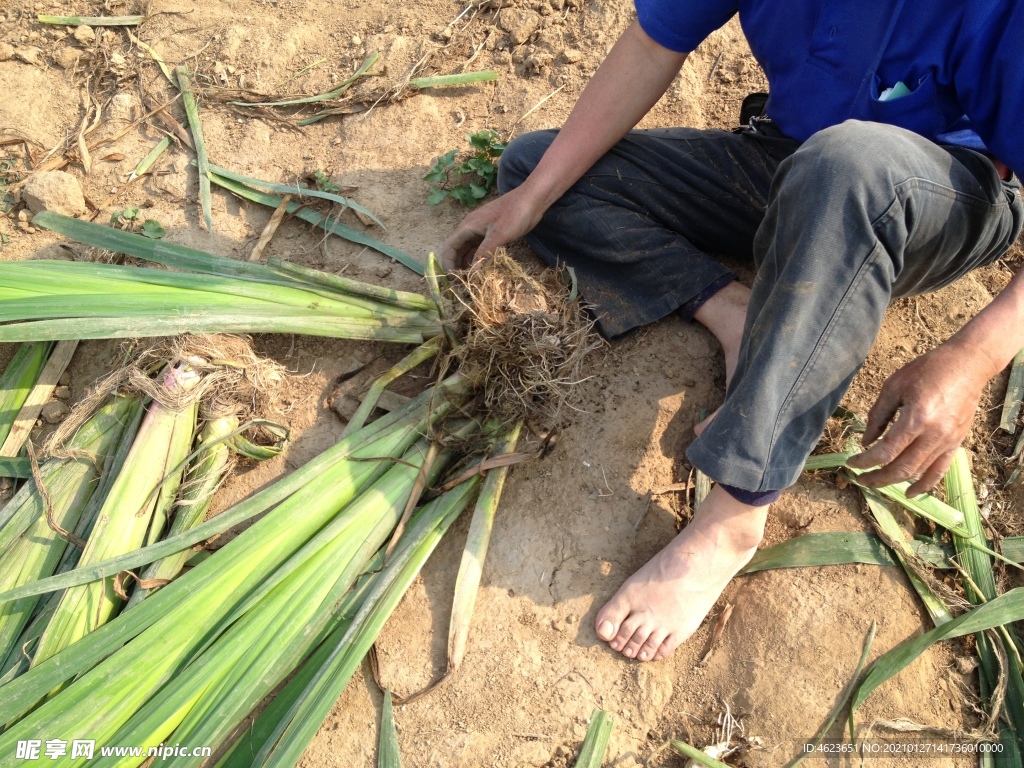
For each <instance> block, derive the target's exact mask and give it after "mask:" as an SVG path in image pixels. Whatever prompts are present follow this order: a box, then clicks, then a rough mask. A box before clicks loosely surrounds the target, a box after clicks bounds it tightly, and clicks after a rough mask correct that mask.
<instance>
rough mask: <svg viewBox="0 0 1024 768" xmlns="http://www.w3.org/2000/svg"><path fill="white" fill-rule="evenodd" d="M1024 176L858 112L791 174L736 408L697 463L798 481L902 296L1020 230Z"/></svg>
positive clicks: (711, 471) (958, 270) (731, 401)
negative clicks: (1003, 175)
mask: <svg viewBox="0 0 1024 768" xmlns="http://www.w3.org/2000/svg"><path fill="white" fill-rule="evenodd" d="M1017 187H1018V185H1016V183H1015V182H1014V183H1008V182H1002V181H1000V180H999V178H998V176H997V174H996V173H995V170H994V169H993V167H992V166H991V163H989V162H988V160H987V159H985V158H984V157H983V156H981V155H978V154H977V153H974V152H971V151H970V150H963V149H949V148H943V147H940V146H938V145H936V144H934V143H932V142H929V141H927V140H925V139H923V138H921V137H920V136H917V135H916V134H913V133H910V132H908V131H905V130H903V129H900V128H894V127H891V126H885V125H879V124H875V123H863V122H856V121H848V122H845V123H843V124H841V125H838V126H834V127H832V128H828V129H826V130H824V131H821V132H820V133H818V134H816V135H814V136H812V137H811V138H810V139H808V141H807V142H805V143H804V144H803V145H802V146H801V147H800V149H798V150H797V151H796V152H795V153H794V154H793V155H792V156H791V157H790V158H788V159H787V160H785V161H784V162H783V163H782V164H781V165H780V166H779V169H778V174H777V175H776V178H775V180H774V182H773V184H772V189H771V196H770V201H769V204H768V210H767V214H766V216H765V219H764V222H763V223H762V225H761V227H760V228H759V230H758V232H757V235H756V237H755V242H754V251H755V258H756V259H757V260H758V261H759V270H758V273H757V277H756V279H755V281H754V286H753V294H752V296H751V302H750V307H749V309H748V314H747V319H746V325H745V328H744V342H743V347H742V350H741V353H740V360H739V364H738V366H737V369H736V373H735V375H734V377H733V380H732V383H731V385H730V388H729V392H728V393H727V396H726V401H725V404H724V405H723V406H722V409H721V410H720V411H719V413H718V415H717V416H716V417H715V419H714V421H713V422H712V423H711V425H710V426H709V427H708V429H707V430H705V431H704V433H703V434H702V435H701V436H700V437H699V438H698V439H697V440H696V441H695V442H694V443H693V444H692V445H691V446H690V448H689V450H688V451H687V455H688V457H689V458H690V460H691V462H692V463H693V464H694V465H695V466H697V467H698V468H700V469H701V470H702V471H704V472H705V473H706V474H708V475H709V476H711V477H713V478H715V479H716V480H718V481H719V482H723V483H726V484H728V485H731V486H735V487H737V488H741V489H745V490H749V491H768V490H775V489H781V488H786V487H788V486H789V485H791V484H792V483H794V482H795V481H796V478H797V477H798V476H799V474H800V472H801V470H802V467H803V464H804V462H805V460H806V457H807V456H808V454H809V453H810V451H811V450H812V448H813V447H814V445H815V443H816V442H817V440H818V438H819V436H820V435H821V432H822V429H823V428H824V425H825V421H826V420H827V419H828V417H829V415H830V414H831V413H832V412H833V410H834V409H835V406H836V405H838V403H839V400H840V399H841V397H842V396H843V394H844V393H845V391H846V389H847V387H848V386H849V384H850V381H851V380H852V379H853V376H854V374H855V373H856V372H857V370H858V369H859V368H860V366H861V365H862V364H863V362H864V360H865V358H866V357H867V354H868V351H869V349H870V348H871V345H872V344H873V343H874V340H875V337H876V336H877V334H878V330H879V328H880V327H881V323H882V318H883V315H884V313H885V310H886V307H887V306H888V304H889V301H890V299H891V298H892V297H894V296H905V295H910V294H913V293H920V292H923V291H929V290H935V289H937V288H940V287H942V286H944V285H947V284H949V283H951V282H953V281H954V280H956V279H957V278H958V277H960V276H962V275H964V274H966V273H967V272H968V271H970V270H971V269H974V268H975V267H978V266H982V265H984V264H987V263H989V262H991V261H993V260H994V259H996V258H998V257H999V256H1001V255H1002V254H1003V253H1005V252H1006V250H1007V249H1008V248H1009V247H1010V246H1011V245H1012V244H1013V242H1014V240H1015V239H1016V237H1017V235H1018V234H1019V232H1020V229H1021V222H1022V217H1024V209H1022V206H1021V201H1020V197H1019V192H1018V188H1017Z"/></svg>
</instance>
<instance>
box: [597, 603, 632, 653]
mask: <svg viewBox="0 0 1024 768" xmlns="http://www.w3.org/2000/svg"><path fill="white" fill-rule="evenodd" d="M627 616H629V605H628V604H627V603H626V601H625V600H621V599H619V596H618V595H616V596H615V597H613V598H612V599H611V600H609V601H608V602H607V603H605V606H604V608H602V609H601V610H600V611H598V613H597V619H596V621H595V622H594V627H595V629H596V630H597V636H598V637H599V638H601V639H602V640H604V641H605V642H611V641H612V640H613V639H614V638H615V637H616V635H618V634H619V632H620V629H621V625H622V622H623V621H624V620H625V619H626V617H627ZM632 634H633V630H632V629H630V631H629V633H628V634H627V635H626V636H625V638H623V642H625V641H626V640H628V639H629V637H630V635H632Z"/></svg>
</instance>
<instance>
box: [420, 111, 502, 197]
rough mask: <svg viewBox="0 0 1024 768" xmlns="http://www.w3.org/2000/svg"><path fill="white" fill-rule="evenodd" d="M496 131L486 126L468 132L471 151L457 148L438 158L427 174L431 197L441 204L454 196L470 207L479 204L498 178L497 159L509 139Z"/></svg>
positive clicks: (425, 177)
mask: <svg viewBox="0 0 1024 768" xmlns="http://www.w3.org/2000/svg"><path fill="white" fill-rule="evenodd" d="M498 138H499V137H498V134H497V132H496V131H493V130H491V129H490V128H485V129H484V130H482V131H478V132H476V133H469V134H466V140H467V141H469V145H470V151H468V152H459V150H457V149H453V150H451V151H449V152H445V153H444V154H443V155H441V156H440V157H437V158H435V159H434V164H433V165H432V166H431V168H430V172H429V173H428V174H427V175H426V176H424V177H423V179H424V180H425V181H429V182H431V187H430V196H429V197H428V198H427V201H428V202H429V203H430V204H431V205H437V204H438V203H440V202H442V201H443V200H445V199H447V198H449V197H450V198H452V199H453V200H456V201H458V202H459V203H461V204H462V205H465V206H466V207H468V208H475V207H476V206H477V205H478V204H479V202H480V200H481V199H483V198H484V197H486V196H487V193H488V192H490V191H491V189H492V188H493V187H494V185H495V183H496V182H497V180H498V165H497V160H498V158H499V157H501V153H502V152H504V151H505V146H506V142H502V141H499V140H498Z"/></svg>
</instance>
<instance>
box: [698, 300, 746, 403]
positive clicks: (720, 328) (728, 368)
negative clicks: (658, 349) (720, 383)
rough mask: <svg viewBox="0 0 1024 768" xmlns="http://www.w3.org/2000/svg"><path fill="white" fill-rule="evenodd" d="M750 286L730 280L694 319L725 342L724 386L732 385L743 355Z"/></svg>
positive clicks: (705, 303)
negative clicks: (742, 345)
mask: <svg viewBox="0 0 1024 768" xmlns="http://www.w3.org/2000/svg"><path fill="white" fill-rule="evenodd" d="M749 302H750V289H749V288H747V286H745V285H743V284H742V283H738V282H735V281H733V282H731V283H729V284H728V285H727V286H725V288H723V289H722V290H720V291H719V292H718V293H716V294H715V295H714V296H712V297H711V298H710V299H708V300H707V301H706V302H704V304H703V305H701V308H700V309H698V310H697V312H696V313H695V314H694V315H693V318H694V320H697V321H698V322H699V323H701V324H702V325H704V326H705V327H706V328H707V329H708V330H709V331H711V333H713V334H714V336H715V338H716V339H718V343H719V344H721V345H722V352H723V353H724V354H725V386H726V389H728V388H729V382H730V381H732V374H733V372H734V371H735V370H736V363H737V361H738V360H739V357H740V344H742V342H743V323H744V322H745V321H746V319H747V304H748V303H749Z"/></svg>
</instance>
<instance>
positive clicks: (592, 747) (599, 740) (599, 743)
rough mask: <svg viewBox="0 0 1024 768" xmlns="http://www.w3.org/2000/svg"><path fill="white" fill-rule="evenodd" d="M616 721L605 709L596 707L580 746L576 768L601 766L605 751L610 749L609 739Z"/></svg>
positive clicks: (599, 767) (597, 767)
mask: <svg viewBox="0 0 1024 768" xmlns="http://www.w3.org/2000/svg"><path fill="white" fill-rule="evenodd" d="M613 724H614V721H613V720H612V719H611V718H610V717H608V713H607V712H605V711H604V710H603V709H595V710H594V712H593V714H591V716H590V725H589V726H587V735H586V736H585V737H584V738H583V745H582V746H581V747H580V756H579V758H578V759H577V760H576V768H601V765H602V763H604V753H605V752H606V751H608V739H610V738H611V735H612V725H613Z"/></svg>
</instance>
